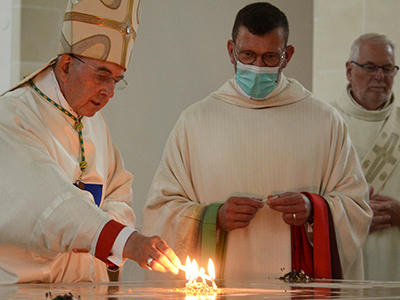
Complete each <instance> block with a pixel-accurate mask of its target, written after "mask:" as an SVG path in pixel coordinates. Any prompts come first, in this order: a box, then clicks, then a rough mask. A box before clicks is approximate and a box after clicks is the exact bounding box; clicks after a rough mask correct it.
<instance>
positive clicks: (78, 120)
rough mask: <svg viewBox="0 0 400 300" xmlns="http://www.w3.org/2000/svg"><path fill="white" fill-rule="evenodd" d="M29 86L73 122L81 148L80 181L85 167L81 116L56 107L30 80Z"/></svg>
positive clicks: (59, 106)
mask: <svg viewBox="0 0 400 300" xmlns="http://www.w3.org/2000/svg"><path fill="white" fill-rule="evenodd" d="M29 84H30V85H31V86H32V87H33V88H34V89H35V91H36V92H37V93H38V94H39V95H40V96H42V97H43V98H44V99H46V100H47V101H49V102H50V103H51V104H53V105H54V106H55V107H57V108H58V109H59V110H60V111H62V112H63V113H64V114H66V115H67V116H68V117H70V118H71V119H72V120H74V121H75V129H76V131H77V132H78V135H79V144H80V148H81V161H80V162H79V168H80V169H81V175H80V176H79V178H80V179H82V175H83V172H85V170H86V167H87V161H86V159H85V147H84V144H83V135H82V130H83V123H82V119H83V116H79V117H78V118H76V117H75V116H73V115H72V114H71V113H70V112H69V111H67V110H65V109H64V108H63V107H62V106H61V105H58V104H57V103H56V102H54V101H53V100H51V99H50V98H49V97H47V96H46V95H45V94H44V93H43V92H42V91H41V90H39V88H38V87H37V86H36V85H35V84H34V83H33V81H32V80H29Z"/></svg>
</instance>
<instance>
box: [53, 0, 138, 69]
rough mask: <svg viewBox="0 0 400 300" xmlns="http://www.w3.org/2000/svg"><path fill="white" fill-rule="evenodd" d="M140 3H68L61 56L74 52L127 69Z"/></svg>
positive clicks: (70, 0) (72, 0) (135, 0)
mask: <svg viewBox="0 0 400 300" xmlns="http://www.w3.org/2000/svg"><path fill="white" fill-rule="evenodd" d="M140 13H141V0H68V7H67V10H66V13H65V16H64V23H63V27H62V32H61V39H60V46H59V50H58V54H64V53H73V54H77V55H82V56H85V57H89V58H94V59H98V60H102V61H107V62H112V63H116V64H118V65H120V66H121V67H123V68H125V69H126V68H127V66H128V64H129V61H130V58H131V53H132V48H133V44H134V43H135V40H136V35H137V29H138V26H139V20H140Z"/></svg>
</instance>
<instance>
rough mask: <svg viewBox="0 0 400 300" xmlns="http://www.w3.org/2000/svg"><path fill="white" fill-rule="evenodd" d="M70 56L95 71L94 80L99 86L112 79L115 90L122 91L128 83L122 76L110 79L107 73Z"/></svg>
mask: <svg viewBox="0 0 400 300" xmlns="http://www.w3.org/2000/svg"><path fill="white" fill-rule="evenodd" d="M71 56H72V57H73V58H75V59H76V60H79V61H80V62H81V63H83V64H84V65H86V66H88V67H89V68H91V69H92V70H94V71H96V74H95V79H96V80H97V82H99V83H100V84H107V83H109V82H110V80H111V79H112V80H114V84H115V89H116V90H123V89H124V88H125V87H126V86H127V85H128V83H127V82H126V81H125V79H124V76H123V75H122V76H119V77H117V78H115V77H112V76H111V75H110V73H109V72H107V71H101V70H97V69H96V68H95V67H93V66H91V65H89V64H88V63H87V62H85V61H84V60H82V59H80V58H79V57H77V56H75V55H72V54H71Z"/></svg>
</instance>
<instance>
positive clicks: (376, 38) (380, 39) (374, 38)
mask: <svg viewBox="0 0 400 300" xmlns="http://www.w3.org/2000/svg"><path fill="white" fill-rule="evenodd" d="M366 41H371V42H372V43H375V44H383V45H389V46H390V47H391V48H392V49H393V53H394V52H395V50H396V44H395V42H394V41H393V40H392V39H391V38H390V37H388V36H386V35H384V34H379V33H365V34H363V35H361V36H359V37H358V38H357V39H356V40H355V41H354V42H353V44H352V45H351V49H350V57H349V61H352V60H354V61H357V59H358V55H359V54H360V47H361V45H362V43H364V42H366Z"/></svg>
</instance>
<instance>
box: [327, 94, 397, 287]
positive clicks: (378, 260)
mask: <svg viewBox="0 0 400 300" xmlns="http://www.w3.org/2000/svg"><path fill="white" fill-rule="evenodd" d="M348 88H349V87H347V88H346V90H345V91H344V92H343V93H342V95H341V97H340V98H339V99H337V101H336V102H335V103H333V104H334V106H335V107H336V108H337V109H338V111H339V113H341V115H342V116H343V118H344V119H345V121H346V123H347V125H348V128H349V133H350V137H351V139H352V142H353V144H354V147H355V149H356V152H357V154H358V156H359V158H360V160H362V159H363V157H364V156H365V155H366V154H367V152H368V150H369V149H370V148H371V146H372V144H373V143H374V141H375V139H376V137H377V136H378V134H379V132H380V131H381V129H382V127H383V126H384V124H385V122H386V121H387V119H388V118H389V116H391V114H393V113H394V111H395V109H399V108H398V107H395V103H394V97H392V98H391V100H390V104H389V105H386V106H385V107H384V108H383V109H380V110H376V111H368V110H366V109H364V108H363V107H361V106H360V105H359V104H357V103H356V102H355V101H354V100H352V98H350V95H349V92H348ZM399 126H400V124H399ZM399 181H400V167H399V165H397V166H396V167H395V169H394V170H393V172H392V173H391V175H390V177H389V178H388V179H387V181H386V183H385V184H384V185H383V187H382V188H381V190H380V191H379V192H378V193H379V194H381V195H386V196H390V197H393V198H394V199H397V200H400V184H399ZM363 252H364V270H365V279H367V280H391V281H392V280H396V281H397V280H400V227H391V228H388V229H384V230H379V231H375V232H372V233H371V234H369V235H368V238H367V241H366V243H365V245H364V248H363Z"/></svg>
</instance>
